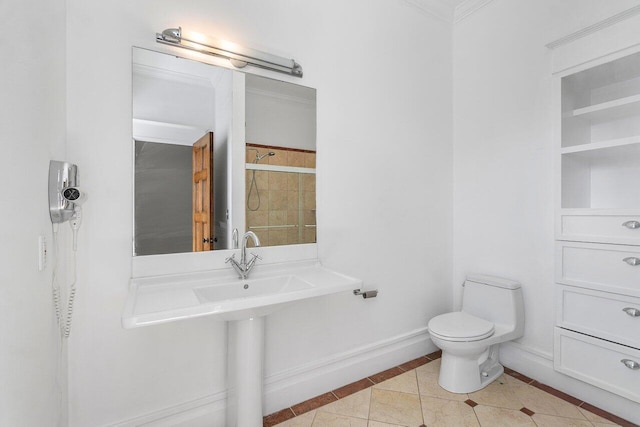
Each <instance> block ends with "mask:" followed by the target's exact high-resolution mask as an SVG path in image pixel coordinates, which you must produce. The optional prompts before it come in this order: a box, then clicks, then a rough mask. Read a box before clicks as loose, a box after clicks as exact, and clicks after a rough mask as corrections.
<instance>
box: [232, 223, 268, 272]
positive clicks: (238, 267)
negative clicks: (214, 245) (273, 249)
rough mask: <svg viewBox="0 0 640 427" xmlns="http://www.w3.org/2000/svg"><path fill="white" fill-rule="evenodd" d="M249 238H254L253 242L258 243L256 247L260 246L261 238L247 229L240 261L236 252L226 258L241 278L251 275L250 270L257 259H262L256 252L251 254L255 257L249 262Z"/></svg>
mask: <svg viewBox="0 0 640 427" xmlns="http://www.w3.org/2000/svg"><path fill="white" fill-rule="evenodd" d="M249 238H251V239H252V240H253V243H254V244H255V245H256V247H258V246H260V239H258V236H256V233H254V232H253V231H247V232H246V233H244V236H242V248H241V254H240V262H238V261H236V254H233V255H231V256H230V257H229V258H227V260H226V262H230V263H231V266H232V267H233V269H234V270H235V271H236V273H238V277H239V278H240V279H246V278H247V277H249V272H250V271H251V269H252V268H253V266H254V264H255V263H256V259H262V258H260V257H259V256H258V255H256V254H251V256H252V257H253V258H251V259H250V260H249V262H247V242H248V241H249Z"/></svg>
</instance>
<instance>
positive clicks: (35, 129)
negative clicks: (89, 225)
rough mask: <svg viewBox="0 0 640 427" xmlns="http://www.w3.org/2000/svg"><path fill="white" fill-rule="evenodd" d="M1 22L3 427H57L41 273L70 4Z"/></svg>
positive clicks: (59, 135) (32, 7) (11, 8)
mask: <svg viewBox="0 0 640 427" xmlns="http://www.w3.org/2000/svg"><path fill="white" fill-rule="evenodd" d="M0 16H2V22H3V27H4V31H6V34H8V35H10V36H8V37H7V38H5V39H4V40H3V41H2V42H0V51H1V52H2V58H3V60H2V67H0V93H1V94H2V102H0V141H1V144H2V154H3V165H2V168H1V169H0V179H1V180H2V182H3V187H4V197H3V202H2V206H3V209H2V214H0V215H1V216H0V218H2V221H0V241H1V242H2V243H1V244H0V260H2V261H1V262H0V265H1V268H0V284H1V286H2V298H0V337H2V344H1V348H0V378H2V386H1V387H0V425H3V426H15V425H22V426H53V425H55V423H56V420H57V416H58V408H59V406H58V399H59V398H60V395H59V394H58V393H57V391H56V386H55V374H56V366H57V363H58V357H59V355H60V354H59V353H58V346H57V339H56V337H57V332H56V328H55V325H54V317H53V310H52V300H51V283H50V277H51V267H49V268H47V270H46V271H43V272H38V269H37V251H36V247H37V242H38V235H44V236H46V237H47V238H48V240H49V243H50V244H51V231H50V230H51V223H50V222H49V207H48V198H47V180H48V169H49V160H50V159H58V160H64V150H63V147H64V136H65V93H64V91H65V75H64V73H65V31H64V25H65V7H64V1H61V0H54V1H37V2H15V1H12V2H3V3H2V5H1V6H0ZM43 35H48V36H43ZM51 35H55V36H52V37H49V36H51ZM14 186H15V187H14ZM50 249H51V247H50ZM65 363H66V362H65V360H62V361H61V363H60V366H61V367H62V370H63V375H64V365H65ZM60 386H61V388H64V386H65V384H64V381H61V383H60Z"/></svg>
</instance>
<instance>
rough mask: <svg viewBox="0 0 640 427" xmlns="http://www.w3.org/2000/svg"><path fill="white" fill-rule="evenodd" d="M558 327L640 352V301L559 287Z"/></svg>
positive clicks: (638, 299) (571, 287) (587, 290)
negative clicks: (626, 346) (633, 348)
mask: <svg viewBox="0 0 640 427" xmlns="http://www.w3.org/2000/svg"><path fill="white" fill-rule="evenodd" d="M558 291H559V295H558V297H559V301H558V302H559V303H558V305H557V308H558V317H557V320H558V326H560V327H562V328H566V329H571V330H573V331H577V332H582V333H585V334H589V335H593V336H596V337H599V338H604V339H606V340H609V341H615V342H617V343H620V344H624V345H628V346H631V347H635V348H638V349H640V298H633V297H629V296H624V295H618V294H612V293H606V292H599V291H592V290H589V289H583V288H576V287H573V286H563V285H558Z"/></svg>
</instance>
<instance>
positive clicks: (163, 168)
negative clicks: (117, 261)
mask: <svg viewBox="0 0 640 427" xmlns="http://www.w3.org/2000/svg"><path fill="white" fill-rule="evenodd" d="M132 63H133V77H132V82H133V145H134V146H133V153H134V154H133V155H134V168H135V170H134V184H133V185H134V236H133V237H134V242H133V254H134V255H156V254H170V253H180V252H191V251H209V250H217V249H232V248H233V247H234V236H233V230H234V228H235V229H238V233H239V235H240V236H242V234H243V233H244V232H245V231H247V230H251V231H254V232H255V233H256V234H257V235H258V237H259V238H260V241H261V245H262V246H275V245H286V244H300V243H313V242H315V241H316V220H315V209H316V198H315V171H316V170H315V155H316V91H315V89H311V88H307V87H303V86H299V85H295V84H292V83H287V82H282V81H278V80H274V79H269V78H265V77H261V76H256V75H252V74H244V73H241V72H238V71H233V70H229V69H227V68H223V67H217V66H214V65H210V64H206V63H201V62H198V61H193V60H190V59H185V58H180V57H176V56H175V55H168V54H164V53H159V52H154V51H150V50H146V49H141V48H133V61H132ZM242 123H244V128H243V127H242V126H241V125H242ZM234 124H235V127H234ZM238 125H240V127H238ZM234 129H235V132H234ZM238 147H241V148H240V149H238ZM234 152H235V153H240V152H243V153H244V158H243V159H237V158H236V159H234ZM236 157H238V155H237V154H236ZM238 165H243V167H240V166H238ZM234 166H235V167H234ZM242 176H244V179H242ZM233 183H244V184H245V186H242V185H237V184H236V185H233ZM238 201H244V203H240V204H239V203H238ZM234 206H236V208H235V209H234ZM238 206H243V207H244V208H243V209H240V208H238Z"/></svg>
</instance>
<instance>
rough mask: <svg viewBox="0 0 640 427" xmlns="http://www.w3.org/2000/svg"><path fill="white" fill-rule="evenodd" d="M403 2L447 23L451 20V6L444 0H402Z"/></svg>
mask: <svg viewBox="0 0 640 427" xmlns="http://www.w3.org/2000/svg"><path fill="white" fill-rule="evenodd" d="M404 2H405V3H407V4H409V5H411V6H413V7H415V8H417V9H419V10H420V11H422V12H424V13H426V14H427V15H429V16H431V17H434V18H436V19H439V20H441V21H444V22H446V23H448V24H450V23H451V22H452V21H453V7H451V5H450V4H449V3H448V2H447V1H446V0H404Z"/></svg>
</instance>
